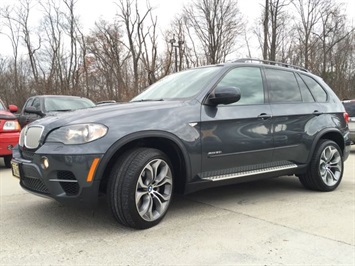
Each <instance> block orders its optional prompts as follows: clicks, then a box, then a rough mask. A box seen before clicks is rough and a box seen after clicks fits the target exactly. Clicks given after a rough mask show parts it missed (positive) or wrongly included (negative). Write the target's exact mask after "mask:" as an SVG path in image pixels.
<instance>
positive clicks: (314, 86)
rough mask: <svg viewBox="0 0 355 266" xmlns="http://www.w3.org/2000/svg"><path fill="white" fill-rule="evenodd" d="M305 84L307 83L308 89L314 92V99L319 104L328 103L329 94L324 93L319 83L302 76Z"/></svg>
mask: <svg viewBox="0 0 355 266" xmlns="http://www.w3.org/2000/svg"><path fill="white" fill-rule="evenodd" d="M300 75H301V77H302V79H303V80H304V82H305V83H306V85H307V87H308V88H309V89H310V91H311V92H312V95H313V97H314V98H315V99H316V101H317V102H323V103H324V102H326V101H327V93H326V92H325V91H324V89H323V88H322V86H321V85H319V84H318V82H317V81H315V80H314V79H312V78H311V77H309V76H306V75H303V74H300Z"/></svg>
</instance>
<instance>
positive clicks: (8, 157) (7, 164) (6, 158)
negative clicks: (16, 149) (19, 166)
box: [4, 155, 12, 168]
mask: <svg viewBox="0 0 355 266" xmlns="http://www.w3.org/2000/svg"><path fill="white" fill-rule="evenodd" d="M11 159H12V155H6V156H4V163H5V167H6V168H11Z"/></svg>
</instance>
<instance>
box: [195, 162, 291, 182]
mask: <svg viewBox="0 0 355 266" xmlns="http://www.w3.org/2000/svg"><path fill="white" fill-rule="evenodd" d="M292 168H297V165H296V164H294V163H288V164H285V165H278V166H270V167H266V168H259V169H254V170H246V171H241V172H234V173H228V174H227V173H226V174H219V175H211V176H205V177H202V178H201V179H202V180H209V181H220V180H226V179H232V178H239V177H245V176H251V175H258V174H266V173H272V172H278V171H282V170H288V169H292Z"/></svg>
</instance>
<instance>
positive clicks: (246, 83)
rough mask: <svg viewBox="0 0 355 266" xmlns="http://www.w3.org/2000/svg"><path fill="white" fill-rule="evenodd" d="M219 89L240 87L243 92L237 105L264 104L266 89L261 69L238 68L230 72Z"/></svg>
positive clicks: (219, 84)
mask: <svg viewBox="0 0 355 266" xmlns="http://www.w3.org/2000/svg"><path fill="white" fill-rule="evenodd" d="M217 86H218V87H224V86H228V87H238V88H239V89H240V90H241V98H240V100H239V101H238V102H236V103H233V104H236V105H241V104H263V103H264V99H265V97H264V87H263V80H262V76H261V71H260V68H258V67H238V68H234V69H232V70H231V71H229V72H228V73H227V74H226V75H225V76H224V77H223V79H222V80H221V81H220V82H219V83H218V85H217Z"/></svg>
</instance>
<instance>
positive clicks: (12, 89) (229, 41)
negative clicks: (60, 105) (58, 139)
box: [0, 0, 355, 108]
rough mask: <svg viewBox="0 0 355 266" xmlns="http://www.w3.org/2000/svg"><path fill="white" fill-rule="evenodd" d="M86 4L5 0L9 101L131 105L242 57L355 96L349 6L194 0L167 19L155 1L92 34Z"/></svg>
mask: <svg viewBox="0 0 355 266" xmlns="http://www.w3.org/2000/svg"><path fill="white" fill-rule="evenodd" d="M152 1H153V2H154V0H152ZM240 1H243V0H240ZM85 2H86V1H85V0H19V1H17V0H16V1H9V0H7V1H5V0H0V44H1V43H5V40H6V43H7V44H8V46H9V47H10V48H9V49H6V51H5V49H2V50H0V97H1V98H2V100H3V101H5V102H6V103H7V104H10V103H11V104H16V105H18V106H19V107H20V108H21V107H22V105H23V104H24V102H25V100H26V99H27V98H28V97H29V96H31V95H36V94H65V95H78V96H84V97H88V98H90V99H92V100H93V101H102V100H115V101H122V102H124V101H128V100H129V99H131V98H132V97H134V96H135V95H137V94H138V93H140V92H141V91H142V90H144V89H145V88H146V87H147V86H149V85H150V84H153V83H154V82H156V81H157V80H159V79H161V78H163V77H164V76H166V75H168V74H170V73H173V72H176V71H181V70H184V69H188V68H191V67H197V66H202V65H207V64H217V63H223V62H226V61H233V60H235V59H238V58H240V57H252V58H261V59H265V60H271V61H281V62H285V63H288V64H293V65H298V66H302V67H304V68H307V69H309V70H310V71H311V72H312V73H314V74H316V75H319V76H321V77H322V78H323V79H324V80H325V81H326V82H327V83H328V84H329V85H330V86H331V87H332V88H333V90H334V91H335V92H336V94H337V95H338V97H339V98H341V99H348V98H355V27H354V21H353V20H354V18H352V17H350V16H349V14H350V13H351V10H350V12H349V10H348V9H347V5H346V4H345V3H344V2H342V1H341V0H337V1H334V0H259V3H260V4H259V5H258V8H256V9H255V8H253V9H252V10H248V12H247V13H245V12H244V13H243V12H242V11H241V8H240V4H239V2H238V1H237V0H193V1H187V2H186V3H183V4H182V5H181V9H180V10H178V11H177V10H171V12H167V13H168V14H166V15H167V16H165V17H164V20H163V19H162V16H161V15H160V16H158V15H156V13H155V11H156V9H155V8H154V5H153V6H152V4H151V3H150V2H149V0H148V1H142V0H140V1H138V0H116V1H114V2H113V5H112V6H113V9H114V10H113V12H114V15H113V16H112V18H111V17H110V18H103V17H100V18H92V19H93V20H94V21H93V26H92V27H91V28H90V29H89V30H88V29H86V28H85V26H84V25H83V23H82V18H83V16H82V14H83V13H85V4H84V3H85ZM155 2H156V1H155ZM83 6H84V8H83ZM173 11H174V12H173ZM354 11H355V10H354ZM169 13H171V14H169ZM250 16H252V17H253V18H254V20H253V21H252V23H247V22H248V21H250V20H248V17H250ZM166 17H168V19H169V22H168V23H167V22H166ZM160 21H164V25H162V24H160Z"/></svg>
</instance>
